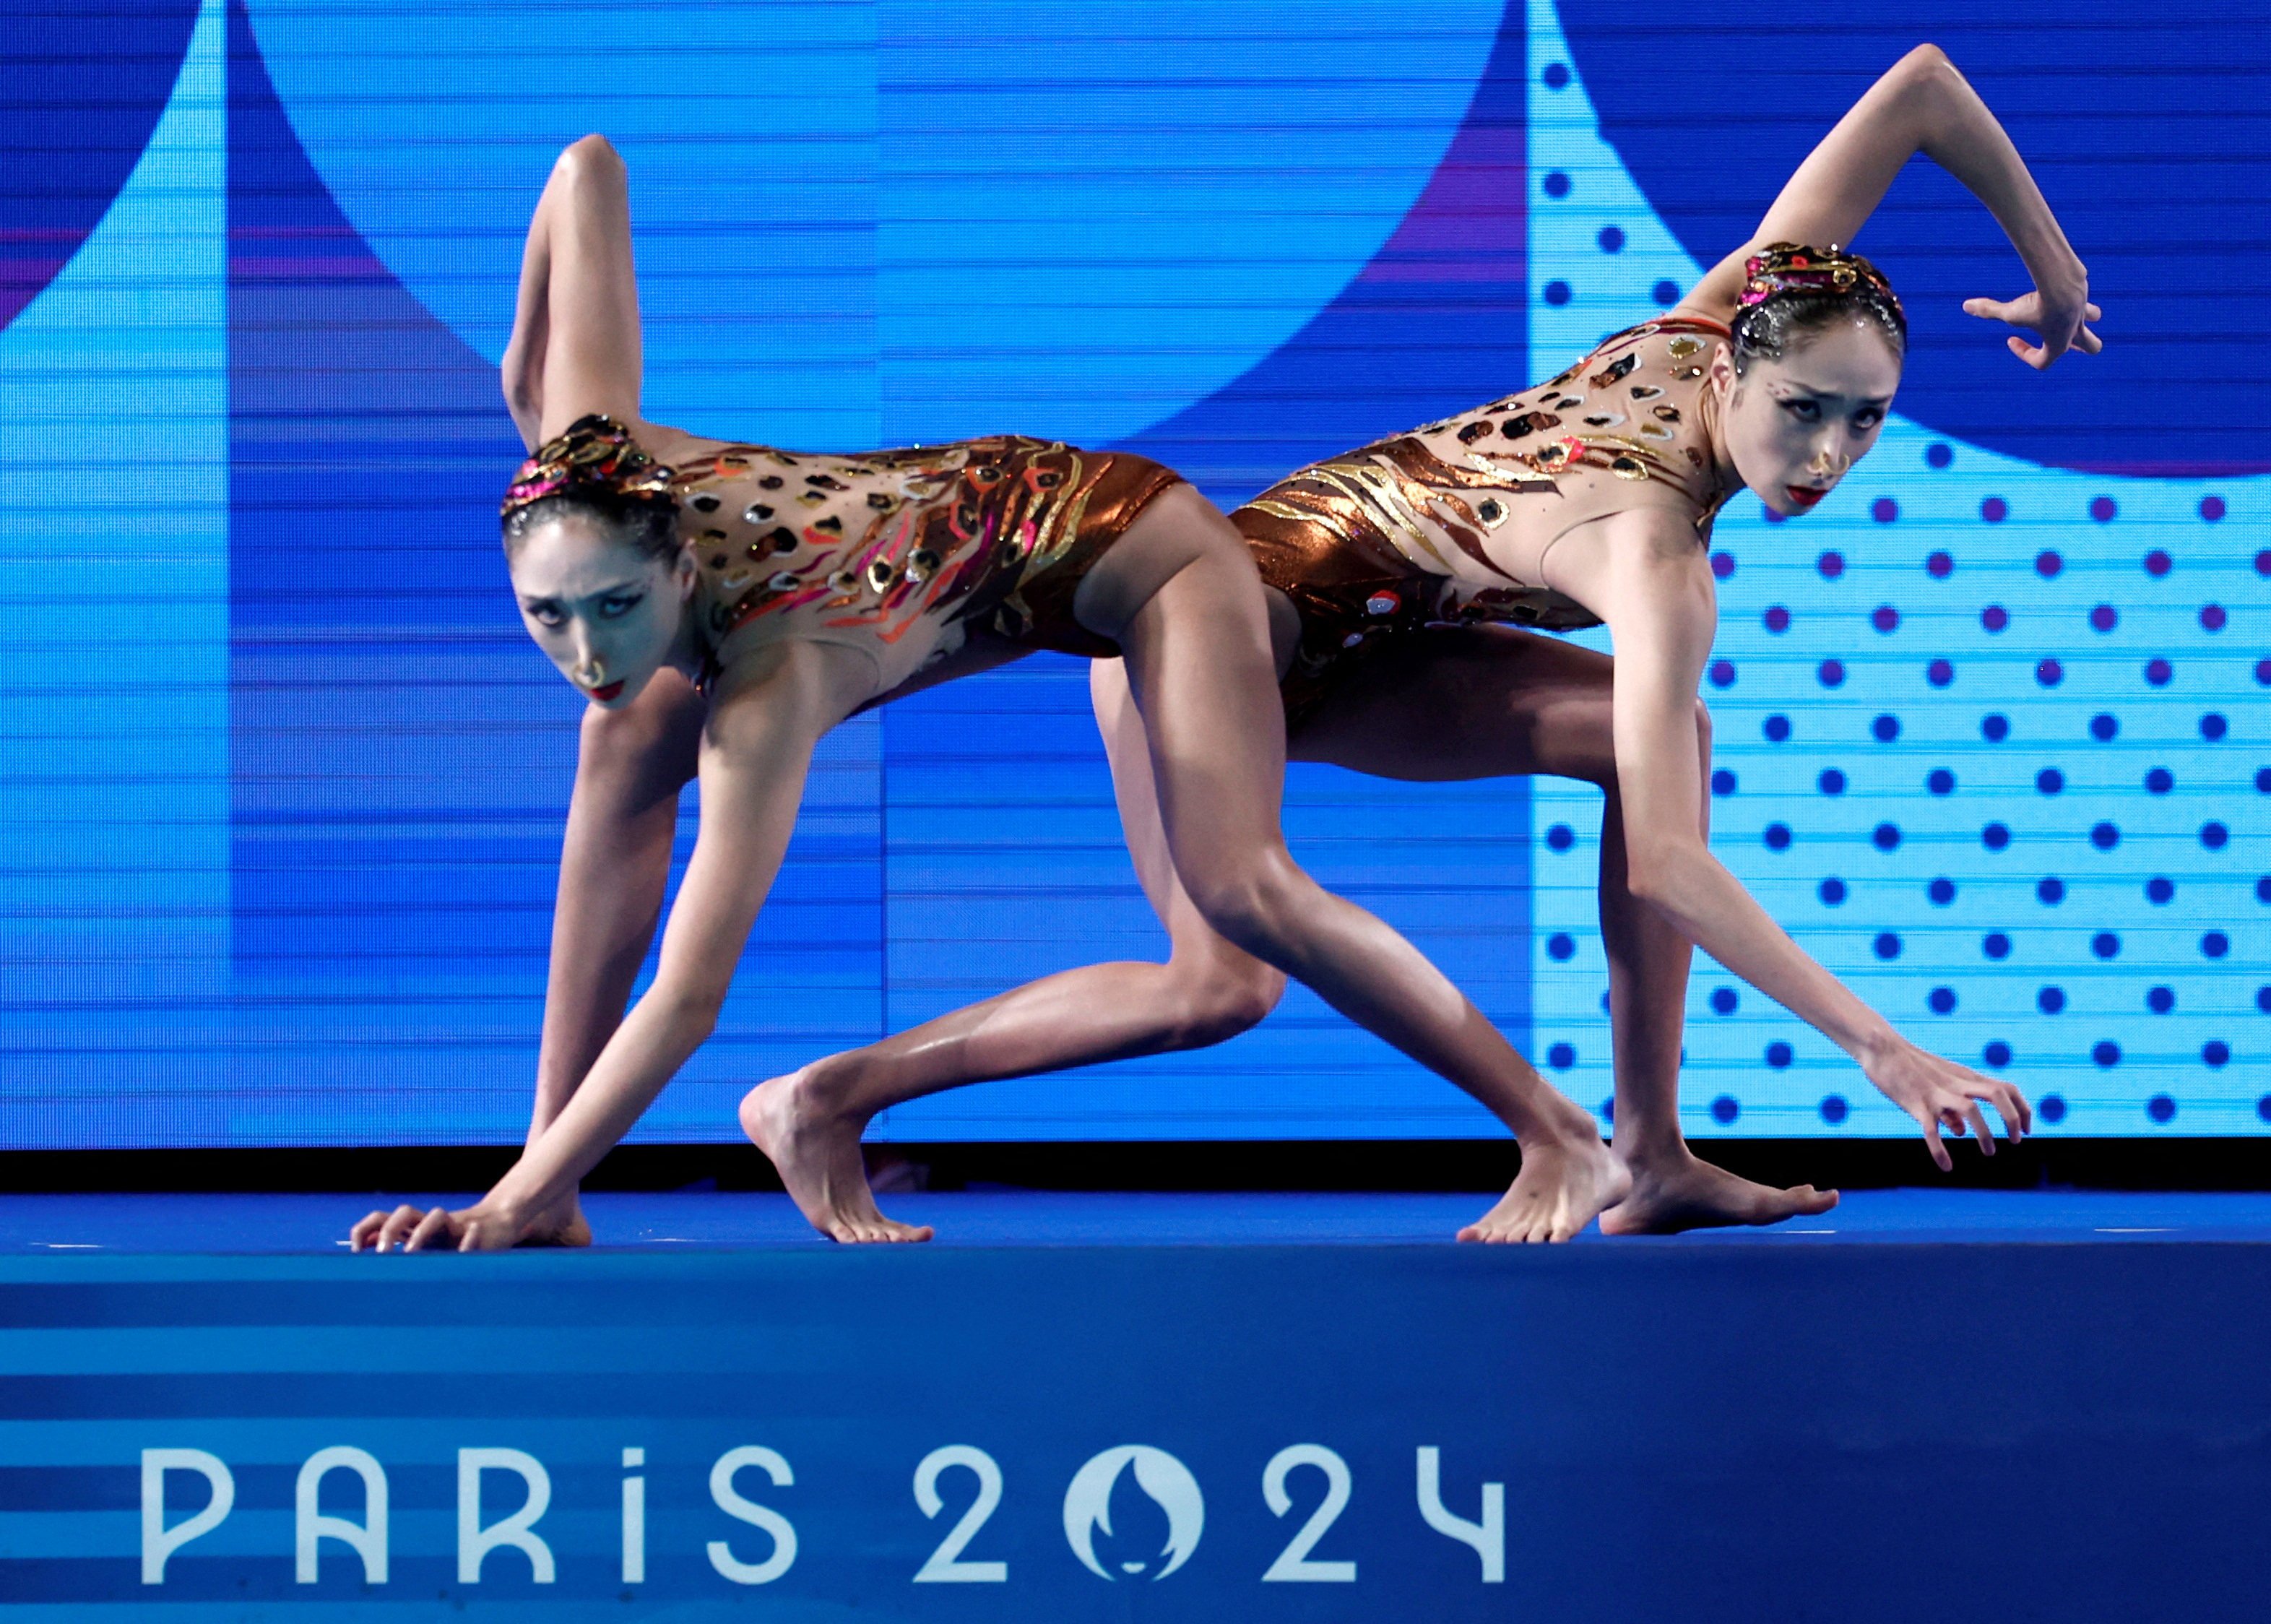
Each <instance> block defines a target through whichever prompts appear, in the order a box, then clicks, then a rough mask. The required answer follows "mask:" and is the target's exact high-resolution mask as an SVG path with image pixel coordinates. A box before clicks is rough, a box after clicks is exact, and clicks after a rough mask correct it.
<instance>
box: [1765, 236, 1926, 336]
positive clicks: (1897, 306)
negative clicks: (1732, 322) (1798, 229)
mask: <svg viewBox="0 0 2271 1624" xmlns="http://www.w3.org/2000/svg"><path fill="white" fill-rule="evenodd" d="M1854 293H1863V294H1875V295H1876V296H1877V297H1878V298H1880V299H1882V300H1883V301H1884V302H1886V303H1887V304H1888V305H1889V306H1890V307H1891V308H1892V312H1893V314H1894V315H1895V317H1899V319H1900V321H1901V324H1902V326H1906V325H1907V324H1908V315H1907V312H1905V311H1903V310H1902V309H1901V302H1900V298H1899V296H1898V295H1897V294H1895V293H1894V292H1893V285H1892V284H1891V283H1890V282H1888V281H1887V280H1886V279H1885V273H1884V272H1881V271H1880V270H1878V269H1877V267H1876V266H1874V265H1873V264H1870V263H1869V262H1868V261H1867V260H1865V259H1864V258H1862V257H1861V256H1860V255H1858V254H1849V253H1846V252H1845V251H1844V250H1842V249H1840V248H1839V247H1837V245H1836V244H1835V243H1832V244H1830V246H1829V247H1828V248H1826V249H1823V248H1809V247H1807V246H1806V244H1805V243H1803V242H1769V243H1768V244H1767V245H1766V246H1765V247H1764V248H1762V249H1761V250H1759V251H1758V252H1757V253H1755V254H1753V255H1752V256H1751V257H1749V258H1747V259H1746V260H1744V261H1743V291H1742V294H1741V296H1740V297H1739V298H1738V299H1737V300H1736V301H1735V305H1736V308H1737V309H1745V310H1746V309H1750V308H1751V307H1752V306H1753V305H1759V304H1764V303H1765V302H1767V301H1768V300H1769V299H1772V298H1776V297H1777V296H1778V295H1780V294H1854Z"/></svg>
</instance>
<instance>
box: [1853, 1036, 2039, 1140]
mask: <svg viewBox="0 0 2271 1624" xmlns="http://www.w3.org/2000/svg"><path fill="white" fill-rule="evenodd" d="M1861 1069H1862V1070H1863V1071H1865V1072H1866V1073H1867V1074H1868V1077H1869V1081H1870V1082H1872V1083H1873V1084H1876V1085H1877V1087H1878V1088H1879V1089H1880V1090H1882V1091H1883V1092H1884V1095H1885V1098H1886V1099H1889V1100H1891V1101H1892V1102H1893V1103H1894V1104H1895V1105H1896V1106H1900V1108H1901V1109H1902V1110H1903V1111H1905V1112H1907V1113H1908V1114H1910V1116H1912V1117H1914V1118H1915V1119H1916V1120H1917V1126H1919V1127H1921V1128H1922V1129H1924V1142H1925V1144H1926V1145H1927V1146H1929V1147H1930V1148H1931V1151H1932V1160H1933V1161H1935V1162H1937V1163H1938V1164H1939V1165H1940V1171H1941V1172H1942V1173H1947V1172H1951V1171H1953V1170H1954V1168H1955V1158H1952V1157H1951V1156H1949V1155H1948V1153H1947V1144H1945V1143H1943V1142H1942V1140H1941V1138H1940V1135H1941V1133H1942V1132H1943V1131H1946V1132H1947V1133H1951V1134H1954V1135H1955V1136H1956V1137H1957V1138H1958V1139H1961V1138H1962V1137H1963V1136H1964V1135H1965V1134H1967V1133H1968V1134H1969V1135H1971V1136H1973V1137H1974V1138H1976V1139H1977V1140H1978V1141H1979V1147H1980V1149H1981V1150H1983V1151H1985V1152H1986V1153H1987V1154H1988V1155H1990V1156H1992V1155H1994V1154H1995V1134H1994V1130H1993V1129H1991V1128H1989V1127H1988V1126H1987V1115H1986V1113H1985V1112H1984V1111H1982V1110H1981V1109H1980V1108H1979V1106H1980V1102H1981V1101H1982V1100H1984V1101H1986V1102H1987V1103H1988V1104H1989V1105H1992V1106H1994V1107H1995V1112H1996V1114H1997V1115H1999V1116H2000V1117H2001V1118H2002V1119H2003V1131H2004V1134H2005V1135H2006V1136H2007V1137H2008V1138H2009V1139H2010V1141H2011V1143H2012V1144H2018V1142H2019V1141H2020V1140H2021V1139H2022V1138H2024V1137H2025V1136H2027V1135H2028V1133H2029V1132H2030V1131H2032V1129H2033V1128H2034V1125H2035V1113H2034V1107H2033V1106H2029V1104H2028V1103H2027V1097H2026V1096H2025V1095H2024V1094H2022V1093H2021V1092H2020V1091H2018V1090H2017V1089H2015V1088H2014V1087H2012V1086H2011V1084H2008V1083H2002V1082H1998V1081H1997V1080H1996V1079H1995V1078H1993V1077H1986V1076H1980V1075H1979V1073H1977V1072H1976V1071H1974V1070H1972V1069H1970V1068H1969V1066H1959V1065H1957V1064H1956V1063H1955V1062H1954V1061H1947V1060H1942V1059H1941V1058H1940V1056H1939V1055H1937V1054H1931V1053H1929V1052H1927V1051H1925V1050H1924V1049H1920V1048H1918V1047H1916V1045H1914V1044H1912V1043H1909V1042H1906V1041H1902V1043H1901V1044H1900V1045H1899V1046H1898V1047H1895V1048H1894V1049H1892V1050H1890V1051H1888V1053H1886V1054H1882V1055H1879V1056H1874V1057H1872V1058H1870V1059H1868V1060H1865V1061H1864V1062H1862V1064H1861Z"/></svg>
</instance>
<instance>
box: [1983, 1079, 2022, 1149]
mask: <svg viewBox="0 0 2271 1624" xmlns="http://www.w3.org/2000/svg"><path fill="white" fill-rule="evenodd" d="M1975 1098H1977V1099H1984V1100H1986V1101H1988V1102H1989V1103H1990V1104H1992V1106H1994V1107H1995V1114H1997V1115H1998V1116H1999V1117H2001V1118H2002V1119H2003V1136H2004V1137H2005V1138H2007V1139H2008V1140H2009V1141H2010V1142H2011V1143H2012V1144H2018V1143H2019V1141H2020V1140H2022V1139H2023V1138H2025V1137H2026V1136H2027V1126H2028V1121H2029V1118H2028V1114H2027V1097H2026V1096H2025V1095H2024V1094H2022V1093H2021V1092H2020V1091H2018V1090H2017V1089H2015V1088H2013V1087H2012V1086H2011V1085H2010V1084H2008V1083H1990V1084H1987V1085H1986V1087H1984V1088H1983V1089H1982V1090H1980V1091H1979V1092H1978V1094H1977V1096H1975Z"/></svg>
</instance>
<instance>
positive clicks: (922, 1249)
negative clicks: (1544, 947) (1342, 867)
mask: <svg viewBox="0 0 2271 1624" xmlns="http://www.w3.org/2000/svg"><path fill="white" fill-rule="evenodd" d="M458 1199H462V1197H459V1198H458ZM1487 1203H1488V1197H1487V1196H1480V1195H1473V1196H1442V1195H1425V1196H1416V1195H1408V1196H1395V1195H1366V1196H1322V1195H1314V1196H1311V1195H1102V1194H1080V1195H1064V1194H1044V1193H1036V1192H1028V1191H1018V1190H991V1189H988V1190H974V1191H969V1192H963V1193H953V1194H936V1195H925V1196H900V1197H895V1198H892V1199H890V1200H889V1201H887V1202H886V1203H885V1206H886V1209H887V1210H888V1211H891V1212H893V1213H894V1214H896V1215H897V1216H900V1217H903V1218H912V1219H920V1220H921V1221H924V1222H927V1223H931V1224H934V1225H937V1226H938V1228H939V1232H940V1239H939V1240H938V1241H936V1242H935V1243H934V1244H932V1245H929V1246H910V1247H858V1248H845V1247H834V1246H831V1245H830V1244H829V1243H827V1242H825V1241H823V1240H819V1239H818V1238H817V1237H815V1236H814V1235H813V1234H812V1233H811V1232H810V1231H809V1230H808V1229H807V1228H806V1227H805V1226H804V1225H803V1224H802V1222H801V1220H800V1219H799V1218H798V1217H797V1215H796V1213H795V1212H794V1211H793V1209H792V1208H791V1207H790V1205H789V1203H788V1202H787V1201H786V1198H785V1197H783V1196H768V1195H753V1194H736V1193H726V1194H719V1193H713V1192H707V1191H692V1190H689V1191H681V1192H677V1193H672V1194H662V1195H640V1194H614V1193H607V1194H598V1195H593V1196H591V1197H590V1198H589V1200H588V1202H587V1211H589V1214H590V1216H591V1218H592V1223H593V1225H594V1226H595V1228H596V1230H597V1233H598V1236H599V1241H600V1243H601V1244H600V1245H599V1246H598V1247H597V1248H594V1249H592V1250H591V1251H587V1252H572V1253H567V1252H542V1251H530V1252H518V1253H511V1254H505V1255H491V1256H486V1257H458V1256H454V1255H441V1256H421V1257H371V1256H359V1257H356V1256H348V1255H345V1252H344V1248H343V1244H342V1243H343V1240H344V1237H345V1234H346V1229H347V1227H348V1226H349V1225H351V1224H352V1223H353V1222H354V1220H355V1219H356V1218H359V1217H361V1215H362V1214H363V1213H364V1212H365V1211H369V1209H370V1207H371V1205H372V1204H373V1203H372V1199H371V1198H370V1197H367V1196H366V1197H357V1196H339V1195H321V1196H316V1195H302V1196H276V1195H223V1196H157V1195H137V1196H87V1195H71V1196H23V1195H15V1196H0V1624H19V1620H21V1621H24V1624H31V1621H34V1620H37V1621H38V1624H50V1621H52V1624H81V1621H83V1620H109V1619H116V1620H128V1619H140V1618H145V1617H146V1618H152V1619H160V1620H169V1621H171V1624H291V1621H292V1620H301V1619H306V1620H310V1621H313V1620H324V1624H382V1621H383V1624H396V1621H398V1620H403V1621H408V1620H435V1621H436V1624H443V1621H444V1620H464V1619H466V1618H469V1617H471V1618H475V1619H478V1618H484V1617H487V1618H496V1619H500V1620H504V1619H510V1620H515V1621H516V1624H518V1621H519V1620H536V1621H538V1624H542V1621H544V1620H573V1621H576V1624H583V1621H585V1620H591V1621H592V1624H598V1620H602V1619H604V1620H643V1619H648V1618H653V1619H667V1620H671V1624H690V1621H694V1620H711V1619H719V1620H724V1619H726V1618H729V1617H730V1618H742V1617H763V1618H765V1619H770V1620H788V1621H791V1624H806V1621H808V1620H809V1621H811V1624H849V1621H850V1620H862V1621H863V1624H864V1621H865V1620H909V1621H910V1624H917V1621H927V1620H941V1621H946V1620H972V1621H976V1620H983V1621H984V1624H1026V1621H1027V1620H1031V1621H1032V1624H1087V1621H1088V1620H1096V1621H1097V1624H1106V1621H1107V1620H1108V1621H1110V1624H1129V1621H1131V1620H1162V1621H1163V1624H1164V1621H1165V1620H1176V1621H1178V1624H1180V1621H1185V1620H1206V1621H1209V1624H1211V1621H1213V1620H1223V1621H1225V1624H1274V1621H1276V1620H1286V1621H1287V1624H1310V1621H1314V1620H1351V1621H1354V1620H1366V1621H1370V1620H1427V1621H1428V1624H1459V1621H1463V1620H1476V1621H1477V1624H1482V1621H1483V1620H1489V1621H1490V1624H1504V1621H1505V1620H1552V1624H1594V1621H1596V1620H1597V1621H1599V1624H1630V1620H1634V1619H1663V1620H1679V1624H1721V1621H1722V1620H1724V1624H1761V1621H1762V1620H1763V1621H1766V1624H1808V1621H1816V1620H1818V1621H1820V1624H1880V1621H1881V1624H1915V1621H1916V1620H1932V1621H1933V1624H1972V1621H1973V1620H1977V1621H1978V1624H2022V1621H2030V1620H2042V1621H2044V1624H2051V1621H2053V1620H2054V1621H2056V1624H2077V1621H2089V1624H2095V1621H2096V1620H2107V1621H2109V1624H2158V1621H2159V1620H2182V1621H2183V1624H2223V1621H2224V1620H2232V1621H2233V1624H2240V1621H2242V1620H2245V1624H2260V1621H2261V1620H2263V1619H2264V1618H2265V1617H2266V1616H2267V1604H2266V1601H2265V1597H2266V1596H2267V1595H2271V1542H2267V1539H2266V1536H2265V1532H2264V1531H2265V1529H2266V1528H2267V1527H2271V1196H2266V1195H2176V1194H2163V1195H2153V1194H2108V1193H2093V1192H2076V1191H2060V1190H2033V1191H2024V1192H2010V1191H1976V1190H1972V1191H1964V1190H1926V1189H1890V1190H1867V1191H1858V1192H1855V1193H1853V1194H1851V1195H1849V1196H1847V1197H1846V1198H1845V1201H1844V1203H1843V1204H1842V1205H1841V1206H1839V1207H1838V1208H1837V1209H1836V1210H1835V1211H1834V1212H1832V1213H1830V1214H1828V1215H1826V1216H1825V1217H1822V1218H1813V1219H1806V1220H1799V1221H1795V1222H1792V1223H1790V1224H1786V1225H1781V1226H1779V1227H1776V1228H1773V1229H1768V1230H1722V1231H1716V1232H1709V1233H1698V1234H1693V1235H1686V1236H1679V1237H1673V1238H1667V1239H1649V1240H1603V1239H1601V1238H1600V1237H1598V1236H1597V1235H1596V1234H1588V1235H1586V1236H1584V1237H1581V1238H1580V1240H1578V1242H1577V1243H1576V1244H1575V1245H1571V1246H1567V1247H1474V1246H1460V1245H1457V1244H1456V1243H1455V1242H1454V1241H1453V1240H1451V1235H1452V1233H1453V1232H1454V1231H1455V1230H1456V1228H1457V1227H1458V1226H1459V1225H1462V1224H1463V1223H1465V1222H1466V1221H1468V1220H1469V1219H1471V1218H1473V1217H1474V1216H1475V1215H1476V1214H1477V1213H1478V1212H1479V1211H1482V1210H1483V1208H1484V1207H1485V1205H1487ZM357 1540H360V1541H361V1543H360V1544H357V1543H356V1541H357ZM942 1580H950V1581H953V1582H941V1581H942Z"/></svg>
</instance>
